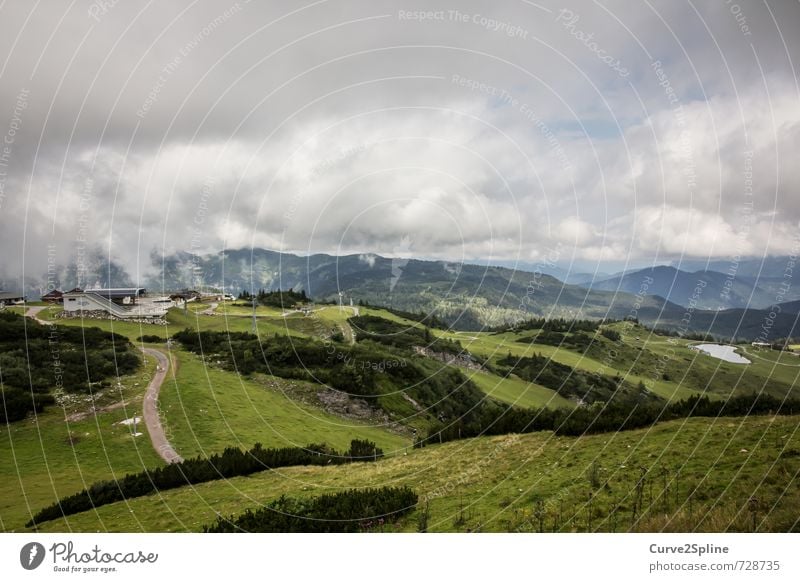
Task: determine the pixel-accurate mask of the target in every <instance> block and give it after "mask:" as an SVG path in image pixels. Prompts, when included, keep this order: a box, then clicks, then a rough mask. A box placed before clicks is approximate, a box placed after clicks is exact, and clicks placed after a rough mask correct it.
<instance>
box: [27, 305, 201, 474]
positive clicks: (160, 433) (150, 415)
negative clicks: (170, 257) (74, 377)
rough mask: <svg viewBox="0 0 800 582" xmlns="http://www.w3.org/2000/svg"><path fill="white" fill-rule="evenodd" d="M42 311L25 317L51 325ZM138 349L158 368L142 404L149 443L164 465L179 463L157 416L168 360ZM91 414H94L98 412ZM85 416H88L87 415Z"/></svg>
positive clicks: (155, 352)
mask: <svg viewBox="0 0 800 582" xmlns="http://www.w3.org/2000/svg"><path fill="white" fill-rule="evenodd" d="M214 308H216V304H214ZM44 309H47V307H29V308H28V310H27V311H26V312H25V315H26V316H27V317H30V318H31V319H33V320H35V321H37V322H39V323H41V324H42V325H53V322H52V321H46V320H44V319H39V317H38V316H39V313H40V312H41V311H42V310H44ZM140 349H141V350H142V352H144V353H145V355H148V356H152V357H154V358H155V359H156V361H157V362H158V368H157V369H156V373H155V375H154V376H153V379H152V380H150V384H148V385H147V390H146V391H145V393H144V401H143V402H142V417H143V418H144V423H145V425H146V426H147V432H148V434H149V435H150V442H151V443H153V448H154V449H155V450H156V453H158V456H159V457H161V458H162V459H164V461H165V462H166V463H180V462H181V461H183V457H181V456H180V455H179V454H178V452H177V451H176V450H175V449H174V448H173V447H172V445H171V444H170V442H169V441H168V440H167V435H166V434H164V427H163V425H162V424H161V418H160V417H159V416H158V393H159V392H160V391H161V385H162V384H163V383H164V380H166V378H167V372H169V364H170V360H169V358H168V357H167V356H166V355H164V353H163V352H161V351H159V350H156V349H154V348H140ZM126 404H127V403H125V402H119V403H116V404H112V405H111V406H107V407H106V408H104V409H102V411H107V410H112V409H114V408H120V407H122V406H125V405H126ZM93 412H95V413H96V412H100V411H99V410H98V411H93ZM86 414H87V415H88V413H86ZM81 418H83V416H79V415H78V416H74V417H73V419H72V420H80V419H81Z"/></svg>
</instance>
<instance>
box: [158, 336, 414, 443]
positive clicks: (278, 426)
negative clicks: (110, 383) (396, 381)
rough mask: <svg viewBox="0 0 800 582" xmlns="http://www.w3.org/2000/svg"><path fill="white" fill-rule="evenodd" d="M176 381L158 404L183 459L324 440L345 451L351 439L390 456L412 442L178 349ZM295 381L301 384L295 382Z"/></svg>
mask: <svg viewBox="0 0 800 582" xmlns="http://www.w3.org/2000/svg"><path fill="white" fill-rule="evenodd" d="M173 355H174V356H175V357H176V358H177V360H178V362H179V366H178V372H177V378H176V379H177V382H169V383H168V384H165V386H164V388H163V389H162V393H161V396H160V398H159V403H160V406H161V413H162V417H163V418H164V419H165V421H166V425H167V434H168V436H169V439H170V442H172V444H173V445H174V446H175V448H176V450H177V451H178V452H179V453H180V454H181V455H182V456H184V457H187V456H195V455H198V454H201V453H210V452H215V451H219V450H221V449H222V448H223V447H225V446H241V447H246V448H250V447H252V446H253V444H254V443H256V442H260V443H261V444H263V445H264V446H265V447H288V446H303V445H307V444H310V443H312V442H326V443H328V444H330V445H332V446H334V447H336V448H337V449H341V450H345V449H347V448H348V446H349V444H350V440H351V439H353V438H361V439H369V440H372V441H374V442H375V443H377V444H378V446H380V447H382V448H383V449H384V451H385V452H386V453H387V454H389V453H390V452H392V451H395V450H398V449H402V448H404V447H406V446H408V445H409V444H410V441H408V439H406V438H404V437H402V436H399V435H396V434H393V433H391V432H389V431H387V430H384V429H382V428H379V427H371V426H367V425H366V424H363V423H357V422H355V421H348V420H344V419H342V418H339V417H336V416H334V415H331V414H327V413H325V412H324V411H322V410H320V409H317V408H314V407H311V406H307V405H304V404H300V403H298V402H295V401H293V400H291V399H290V398H288V397H287V396H285V395H284V394H283V393H282V392H281V391H280V388H279V387H280V385H281V384H283V383H289V381H288V380H282V379H280V378H270V380H271V382H273V383H275V384H276V385H277V386H278V388H277V389H268V388H265V387H264V386H262V385H260V384H259V383H257V382H255V381H253V380H250V379H247V378H243V377H239V376H237V375H235V374H232V373H230V372H225V371H223V370H220V369H216V368H214V367H212V366H207V365H204V363H203V362H202V361H201V360H200V358H199V357H197V356H195V355H193V354H190V353H187V352H184V351H182V350H177V351H175V352H173ZM292 383H298V382H296V381H292Z"/></svg>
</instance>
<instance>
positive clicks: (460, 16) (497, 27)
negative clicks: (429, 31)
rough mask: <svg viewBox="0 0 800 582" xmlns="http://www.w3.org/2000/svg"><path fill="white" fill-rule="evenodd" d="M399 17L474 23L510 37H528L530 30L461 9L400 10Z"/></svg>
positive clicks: (423, 20)
mask: <svg viewBox="0 0 800 582" xmlns="http://www.w3.org/2000/svg"><path fill="white" fill-rule="evenodd" d="M397 19H398V20H404V21H411V22H458V23H463V24H474V25H475V26H478V27H480V28H485V29H486V30H488V31H490V32H496V33H500V34H504V35H505V36H507V37H510V38H521V39H523V40H527V39H528V35H529V34H530V31H529V30H527V29H526V28H522V27H521V26H519V25H517V24H514V23H513V22H508V21H505V20H497V19H496V18H490V17H489V16H484V15H483V14H480V13H477V12H476V13H471V12H461V11H460V10H398V11H397Z"/></svg>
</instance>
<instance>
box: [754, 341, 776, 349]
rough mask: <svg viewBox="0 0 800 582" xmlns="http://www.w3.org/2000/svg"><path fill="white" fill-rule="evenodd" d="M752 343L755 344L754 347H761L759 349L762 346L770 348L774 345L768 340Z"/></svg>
mask: <svg viewBox="0 0 800 582" xmlns="http://www.w3.org/2000/svg"><path fill="white" fill-rule="evenodd" d="M750 345H751V346H753V347H754V348H759V349H761V348H768V349H769V348H771V347H772V345H771V344H768V343H767V342H753V343H751V344H750Z"/></svg>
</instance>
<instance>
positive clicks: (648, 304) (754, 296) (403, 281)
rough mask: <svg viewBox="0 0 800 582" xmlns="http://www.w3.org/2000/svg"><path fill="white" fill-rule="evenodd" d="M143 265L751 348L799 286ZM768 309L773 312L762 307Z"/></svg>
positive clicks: (344, 259) (755, 280) (399, 268)
mask: <svg viewBox="0 0 800 582" xmlns="http://www.w3.org/2000/svg"><path fill="white" fill-rule="evenodd" d="M153 264H154V268H155V269H156V272H157V273H158V275H157V276H151V277H149V278H148V279H146V280H143V281H136V282H135V283H137V284H138V285H143V286H146V287H147V288H148V289H150V290H151V291H162V292H166V291H170V290H177V289H186V288H195V289H200V290H208V289H216V290H220V289H224V290H225V291H226V292H229V293H232V294H234V295H237V294H238V293H240V292H241V291H242V290H248V291H251V292H252V291H256V290H258V289H265V290H276V289H284V290H285V289H294V290H295V291H300V290H303V291H305V292H306V294H307V295H309V296H310V297H312V298H314V300H316V301H320V302H336V301H340V300H341V301H343V302H344V303H345V304H349V303H350V302H352V303H353V304H358V303H361V302H364V303H369V304H372V305H381V306H386V307H390V308H394V309H399V310H403V311H412V312H417V313H418V312H425V313H435V314H436V315H437V316H438V317H440V318H441V319H443V320H444V321H446V322H447V323H448V324H449V325H451V326H452V327H453V328H454V329H459V330H473V331H474V330H480V329H485V328H487V327H495V326H501V325H505V324H510V323H515V322H518V321H521V320H524V319H530V318H534V317H536V318H538V317H545V318H558V317H560V318H566V319H573V318H608V319H624V318H627V317H632V318H636V319H638V320H639V321H640V322H642V323H644V324H646V325H649V326H654V327H662V328H666V329H670V330H674V331H676V332H679V333H681V334H686V333H703V334H705V333H709V334H712V335H714V336H718V337H722V338H738V339H746V340H756V339H758V340H762V341H773V340H776V339H778V338H782V337H789V336H793V335H800V330H798V331H796V328H797V327H798V326H797V319H798V312H800V308H799V307H800V288H798V289H793V288H792V286H791V285H788V286H787V285H783V286H781V284H782V283H783V281H784V280H785V279H784V276H783V274H784V271H785V269H786V268H787V265H789V264H790V258H789V257H771V258H769V259H768V260H764V261H761V262H758V263H756V261H755V260H752V261H751V260H748V261H743V262H741V263H739V265H738V266H739V267H740V271H738V272H736V274H735V275H736V276H730V275H729V274H726V273H721V272H717V271H712V270H708V269H705V270H698V271H695V272H687V271H684V270H681V269H678V268H676V267H675V266H671V265H669V266H657V267H652V268H647V269H639V270H635V271H629V272H624V273H621V274H618V275H613V276H608V278H606V279H601V280H598V278H599V276H600V275H599V273H598V272H595V273H594V274H593V275H588V274H586V273H583V274H577V273H569V272H567V271H563V272H558V271H557V272H558V273H559V275H563V276H564V278H566V279H569V280H570V281H573V283H565V282H563V281H562V280H560V279H559V278H557V277H555V276H553V275H552V274H548V273H547V272H545V271H548V270H552V269H553V268H555V269H558V268H557V267H556V266H555V265H549V267H551V268H550V269H542V268H538V267H535V266H531V265H524V267H528V268H529V269H531V270H522V269H520V268H509V267H508V266H490V265H485V264H483V265H482V264H468V263H455V262H448V261H435V260H419V259H413V258H404V257H402V258H401V257H394V258H390V257H382V256H379V255H376V254H373V253H362V254H352V255H343V256H335V255H328V254H321V253H320V254H311V255H308V256H300V255H296V254H292V253H281V252H277V251H272V250H267V249H258V248H256V249H231V250H225V251H222V252H218V253H210V254H206V255H194V254H191V253H188V252H178V253H174V254H171V255H168V256H164V257H153ZM89 266H90V268H89V269H87V273H85V276H84V280H87V281H88V280H89V279H91V281H90V283H92V284H96V285H105V286H110V287H114V286H129V285H131V284H133V283H134V282H133V281H132V280H131V277H130V276H129V275H128V274H127V273H126V272H125V270H124V269H122V268H121V267H120V266H119V265H118V264H116V263H115V262H114V261H109V260H108V258H107V256H103V255H101V254H98V255H97V256H96V257H92V261H91V262H90V263H89ZM719 266H722V264H720V265H719ZM759 271H760V272H759ZM56 273H57V277H56V278H55V282H56V284H57V286H58V285H60V286H61V287H62V288H64V289H67V288H71V287H73V286H75V280H76V267H75V265H72V264H70V265H66V266H62V267H59V268H58V269H57V270H56ZM51 279H52V276H51ZM45 286H46V278H45V277H43V278H42V279H36V280H34V279H31V278H28V279H26V281H25V285H24V288H25V291H26V293H27V294H28V296H29V297H31V298H33V297H36V296H38V293H39V292H40V291H41V290H42V289H44V288H45ZM13 287H14V286H13V285H7V288H8V289H12V288H13ZM776 303H780V304H781V305H779V306H778V307H772V306H773V305H774V304H776Z"/></svg>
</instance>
